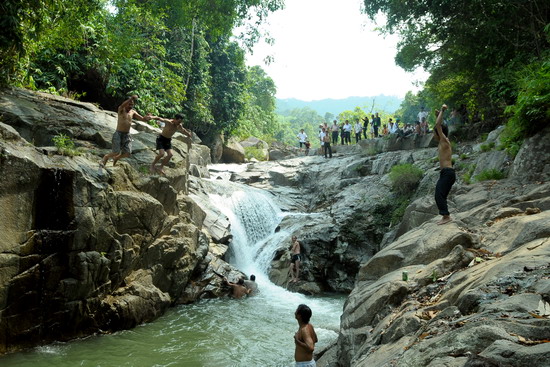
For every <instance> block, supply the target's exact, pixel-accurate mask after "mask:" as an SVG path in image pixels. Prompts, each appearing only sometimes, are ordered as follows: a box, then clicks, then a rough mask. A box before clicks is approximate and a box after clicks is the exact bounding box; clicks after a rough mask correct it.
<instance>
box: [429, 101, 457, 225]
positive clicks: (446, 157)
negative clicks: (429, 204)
mask: <svg viewBox="0 0 550 367" xmlns="http://www.w3.org/2000/svg"><path fill="white" fill-rule="evenodd" d="M446 109H447V105H443V106H441V111H437V110H436V111H435V112H436V115H437V119H436V121H435V126H434V138H435V139H436V140H437V141H438V145H437V152H438V156H439V167H440V168H441V173H440V174H439V180H437V184H436V185H435V202H436V204H437V208H438V209H439V214H441V215H442V218H441V220H440V221H439V222H437V224H445V223H449V222H450V221H451V216H450V215H449V209H448V207H447V196H448V195H449V192H450V191H451V187H452V186H453V184H454V183H455V181H456V173H455V170H454V168H453V162H452V158H451V157H452V154H453V152H452V149H451V142H450V141H449V139H448V138H447V135H448V134H449V128H448V127H447V125H443V113H444V112H445V110H446Z"/></svg>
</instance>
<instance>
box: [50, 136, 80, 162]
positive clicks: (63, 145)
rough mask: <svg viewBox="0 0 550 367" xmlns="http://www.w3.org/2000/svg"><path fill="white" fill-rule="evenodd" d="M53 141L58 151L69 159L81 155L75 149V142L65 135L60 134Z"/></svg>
mask: <svg viewBox="0 0 550 367" xmlns="http://www.w3.org/2000/svg"><path fill="white" fill-rule="evenodd" d="M52 141H53V143H54V145H55V147H56V148H57V151H58V152H59V153H60V154H61V155H66V156H69V157H74V156H75V155H80V152H79V151H78V150H77V149H76V148H75V145H74V141H73V139H71V138H70V137H69V136H67V135H65V134H59V135H56V136H54V137H53V138H52Z"/></svg>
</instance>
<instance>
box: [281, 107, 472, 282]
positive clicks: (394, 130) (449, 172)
mask: <svg viewBox="0 0 550 367" xmlns="http://www.w3.org/2000/svg"><path fill="white" fill-rule="evenodd" d="M461 108H462V107H461ZM445 110H447V105H445V104H444V105H442V106H441V110H435V116H436V122H435V126H434V129H433V135H434V138H435V139H436V140H437V142H438V147H437V150H438V156H439V167H440V177H439V180H438V181H437V184H436V188H435V202H436V204H437V208H438V209H439V214H441V216H442V218H441V220H440V221H439V222H438V224H445V223H449V222H450V221H451V217H450V215H449V210H448V207H447V196H448V195H449V192H450V191H451V187H452V186H453V184H454V183H455V181H456V173H455V170H454V168H453V164H452V159H451V156H452V149H451V142H450V141H449V138H448V135H449V129H448V127H447V125H445V124H443V114H444V112H445ZM455 112H456V113H458V112H460V111H458V110H455ZM371 117H372V119H371V121H370V123H371V128H370V134H369V137H371V138H377V137H379V136H381V135H386V134H397V135H399V136H407V135H410V134H419V135H426V134H427V133H428V132H430V130H429V127H428V123H427V118H428V112H427V111H425V110H424V107H420V112H419V113H418V120H417V121H416V123H415V125H416V127H414V128H413V127H412V125H411V124H406V125H405V127H404V129H401V128H400V126H399V122H400V119H399V118H397V119H396V121H395V122H393V119H391V118H390V119H389V129H388V127H387V125H383V128H382V131H381V132H380V131H379V129H380V125H381V121H380V117H379V116H378V112H376V114H374V115H371ZM368 124H369V118H368V117H364V118H363V124H361V122H360V120H359V119H357V121H356V123H355V125H354V126H352V125H351V124H350V122H349V120H346V121H345V122H343V123H341V124H340V125H338V122H337V121H336V120H334V122H333V124H332V127H331V128H330V129H329V127H328V124H327V123H326V122H325V123H324V124H321V125H319V141H320V143H321V149H322V151H323V152H324V157H325V158H332V148H331V143H332V144H337V143H338V137H339V136H340V139H341V144H342V145H346V144H351V132H352V131H354V132H355V142H356V143H358V142H359V141H360V140H361V135H362V134H363V136H364V137H365V139H367V131H368ZM329 131H330V132H332V135H329ZM297 138H298V141H299V146H300V149H301V148H302V145H304V146H305V148H306V150H305V154H306V155H308V154H309V148H310V143H309V139H308V136H307V134H306V133H305V132H304V129H302V130H300V133H299V134H298V135H297ZM298 257H299V256H298ZM293 263H294V262H293ZM292 267H293V264H291V269H292ZM296 269H297V272H299V261H298V265H297V266H296ZM291 274H292V273H291ZM293 280H294V277H293Z"/></svg>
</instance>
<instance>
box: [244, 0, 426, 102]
mask: <svg viewBox="0 0 550 367" xmlns="http://www.w3.org/2000/svg"><path fill="white" fill-rule="evenodd" d="M285 3H286V6H285V9H283V10H280V11H277V12H275V13H272V14H271V15H270V16H269V18H268V22H269V24H267V25H265V26H264V28H265V29H267V30H268V31H269V33H270V35H271V36H272V37H273V38H275V44H274V45H273V46H270V45H267V44H265V43H264V42H261V43H259V44H258V45H256V47H255V48H254V53H253V55H248V56H247V64H248V65H250V66H252V65H260V66H262V68H263V69H264V70H265V71H266V72H267V74H268V75H269V76H270V77H271V78H272V79H273V80H274V81H275V84H276V85H277V97H278V98H297V99H301V100H306V101H311V100H319V99H325V98H334V99H341V98H346V97H351V96H376V95H379V94H385V95H391V96H397V97H400V98H402V97H404V96H405V93H407V91H409V90H413V91H417V90H418V87H416V86H415V85H414V82H415V81H418V80H420V81H424V80H425V79H426V74H425V73H423V72H419V73H416V74H411V73H406V72H405V71H403V70H402V69H401V68H399V67H398V66H396V65H395V62H394V57H395V53H396V44H397V37H395V36H390V37H386V38H384V37H382V36H380V35H378V33H377V31H376V30H375V27H376V25H375V24H373V23H370V22H369V21H368V19H367V16H366V15H363V14H362V13H361V10H360V9H361V0H285ZM268 55H270V56H273V57H274V62H273V63H271V64H270V65H265V64H264V63H263V60H264V58H265V57H266V56H268Z"/></svg>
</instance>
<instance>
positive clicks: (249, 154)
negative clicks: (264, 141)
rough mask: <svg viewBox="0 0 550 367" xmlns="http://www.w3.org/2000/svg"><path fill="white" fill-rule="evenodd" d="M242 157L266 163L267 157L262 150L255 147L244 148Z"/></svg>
mask: <svg viewBox="0 0 550 367" xmlns="http://www.w3.org/2000/svg"><path fill="white" fill-rule="evenodd" d="M244 156H245V157H246V158H247V159H251V158H255V159H257V160H259V161H266V160H267V157H266V156H265V154H264V151H263V150H262V149H259V148H256V147H246V148H244Z"/></svg>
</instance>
